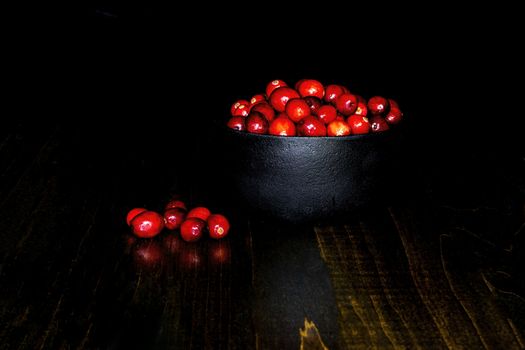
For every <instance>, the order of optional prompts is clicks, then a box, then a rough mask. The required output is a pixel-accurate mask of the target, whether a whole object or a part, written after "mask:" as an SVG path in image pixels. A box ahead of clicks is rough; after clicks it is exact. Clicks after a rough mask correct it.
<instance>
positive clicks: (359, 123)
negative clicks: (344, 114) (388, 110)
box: [346, 114, 370, 135]
mask: <svg viewBox="0 0 525 350" xmlns="http://www.w3.org/2000/svg"><path fill="white" fill-rule="evenodd" d="M346 122H347V123H348V125H350V128H351V129H352V133H353V134H356V135H359V134H368V132H369V131H370V123H369V122H368V118H367V117H363V116H362V115H357V114H354V115H351V116H350V117H348V119H347V120H346Z"/></svg>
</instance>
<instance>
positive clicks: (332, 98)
mask: <svg viewBox="0 0 525 350" xmlns="http://www.w3.org/2000/svg"><path fill="white" fill-rule="evenodd" d="M344 93H345V92H344V89H343V87H342V86H341V85H335V84H332V85H328V86H327V87H326V89H325V94H324V100H325V101H326V102H327V103H332V104H335V102H336V101H337V99H338V98H339V96H341V95H342V94H344Z"/></svg>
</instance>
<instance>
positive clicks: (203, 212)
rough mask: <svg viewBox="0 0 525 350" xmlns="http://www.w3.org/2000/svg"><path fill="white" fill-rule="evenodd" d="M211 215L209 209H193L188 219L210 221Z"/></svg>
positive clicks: (187, 216)
mask: <svg viewBox="0 0 525 350" xmlns="http://www.w3.org/2000/svg"><path fill="white" fill-rule="evenodd" d="M210 215H211V212H210V210H209V209H208V208H206V207H195V208H193V209H192V210H190V211H189V212H188V214H187V215H186V219H190V218H198V219H201V220H204V221H206V220H208V217H209V216H210Z"/></svg>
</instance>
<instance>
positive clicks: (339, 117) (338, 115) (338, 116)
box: [335, 113, 346, 121]
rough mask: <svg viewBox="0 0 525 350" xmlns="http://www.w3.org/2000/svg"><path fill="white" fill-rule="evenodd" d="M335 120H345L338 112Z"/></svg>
mask: <svg viewBox="0 0 525 350" xmlns="http://www.w3.org/2000/svg"><path fill="white" fill-rule="evenodd" d="M335 120H339V121H341V120H342V121H346V119H345V117H344V116H343V115H342V114H340V113H337V117H335Z"/></svg>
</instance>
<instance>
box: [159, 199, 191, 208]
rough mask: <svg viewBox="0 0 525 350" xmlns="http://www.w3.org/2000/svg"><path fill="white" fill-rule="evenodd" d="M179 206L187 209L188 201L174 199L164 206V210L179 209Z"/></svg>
mask: <svg viewBox="0 0 525 350" xmlns="http://www.w3.org/2000/svg"><path fill="white" fill-rule="evenodd" d="M177 208H178V209H183V210H187V208H186V203H184V202H183V201H181V200H180V199H172V200H171V201H169V202H168V204H166V206H165V207H164V210H168V209H177Z"/></svg>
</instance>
